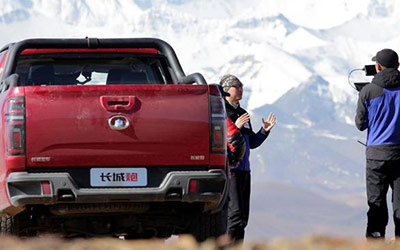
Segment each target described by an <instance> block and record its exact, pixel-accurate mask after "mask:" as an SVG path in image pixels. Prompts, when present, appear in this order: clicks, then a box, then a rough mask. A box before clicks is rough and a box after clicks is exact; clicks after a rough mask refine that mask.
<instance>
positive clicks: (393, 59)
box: [371, 49, 399, 68]
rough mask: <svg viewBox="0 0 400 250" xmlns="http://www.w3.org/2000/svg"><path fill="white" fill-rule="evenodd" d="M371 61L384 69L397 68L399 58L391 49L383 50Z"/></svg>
mask: <svg viewBox="0 0 400 250" xmlns="http://www.w3.org/2000/svg"><path fill="white" fill-rule="evenodd" d="M371 60H372V61H374V62H375V61H376V62H378V63H379V64H380V65H382V66H383V67H386V68H397V67H398V66H399V56H398V55H397V53H396V52H395V51H394V50H392V49H383V50H381V51H378V52H377V53H376V56H374V57H372V59H371Z"/></svg>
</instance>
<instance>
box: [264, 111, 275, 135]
mask: <svg viewBox="0 0 400 250" xmlns="http://www.w3.org/2000/svg"><path fill="white" fill-rule="evenodd" d="M275 124H276V116H275V114H274V113H269V115H268V118H267V120H266V121H265V120H264V117H263V118H262V127H263V129H264V130H265V132H268V131H270V130H271V129H272V128H273V127H274V126H275Z"/></svg>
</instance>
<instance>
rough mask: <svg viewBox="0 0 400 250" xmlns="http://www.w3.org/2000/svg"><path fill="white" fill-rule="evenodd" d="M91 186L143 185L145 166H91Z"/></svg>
mask: <svg viewBox="0 0 400 250" xmlns="http://www.w3.org/2000/svg"><path fill="white" fill-rule="evenodd" d="M90 185H91V186H92V187H145V186H147V169H146V168H92V169H90Z"/></svg>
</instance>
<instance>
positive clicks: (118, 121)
mask: <svg viewBox="0 0 400 250" xmlns="http://www.w3.org/2000/svg"><path fill="white" fill-rule="evenodd" d="M108 126H110V128H111V129H112V130H124V129H127V128H128V127H129V120H128V118H127V117H125V116H123V115H114V116H111V117H110V118H109V119H108Z"/></svg>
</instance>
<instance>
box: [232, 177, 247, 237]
mask: <svg viewBox="0 0 400 250" xmlns="http://www.w3.org/2000/svg"><path fill="white" fill-rule="evenodd" d="M228 202H229V204H228V234H229V235H230V236H231V238H232V240H233V241H234V242H236V241H240V240H243V239H244V229H245V227H246V226H247V222H248V221H249V211H250V172H244V171H232V172H231V182H230V187H229V196H228Z"/></svg>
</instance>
